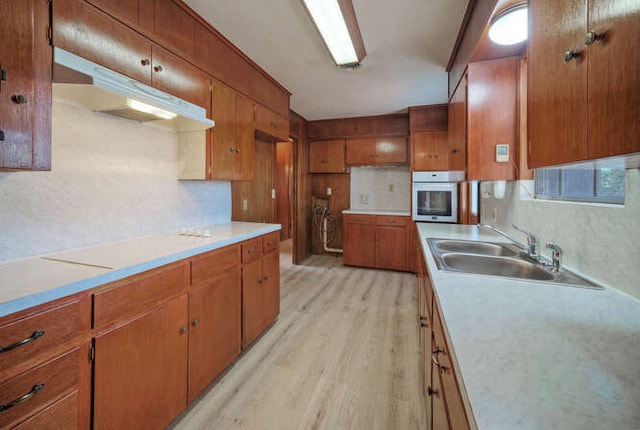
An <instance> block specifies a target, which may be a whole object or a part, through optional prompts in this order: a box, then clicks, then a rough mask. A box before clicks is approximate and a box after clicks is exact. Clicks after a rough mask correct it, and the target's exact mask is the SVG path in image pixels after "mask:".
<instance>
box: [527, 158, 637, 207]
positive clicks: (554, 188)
mask: <svg viewBox="0 0 640 430" xmlns="http://www.w3.org/2000/svg"><path fill="white" fill-rule="evenodd" d="M535 182H536V198H537V199H546V200H568V201H574V202H592V203H612V204H620V205H621V204H624V188H625V170H624V163H623V162H618V161H611V160H602V161H595V162H588V163H580V164H575V165H571V166H564V167H552V168H545V169H536V171H535Z"/></svg>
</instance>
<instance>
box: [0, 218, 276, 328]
mask: <svg viewBox="0 0 640 430" xmlns="http://www.w3.org/2000/svg"><path fill="white" fill-rule="evenodd" d="M202 228H203V229H209V230H211V237H195V236H180V235H178V233H177V232H176V233H167V234H159V235H153V236H145V237H140V238H135V239H129V240H123V241H118V242H110V243H106V244H102V245H97V246H92V247H88V248H82V249H77V250H71V251H64V252H58V253H54V254H47V255H43V256H40V257H34V258H29V259H25V260H19V261H14V262H9V263H4V264H0V285H1V287H0V316H5V315H9V314H12V313H14V312H18V311H21V310H24V309H27V308H30V307H32V306H37V305H40V304H42V303H46V302H48V301H51V300H55V299H59V298H62V297H65V296H68V295H71V294H75V293H78V292H80V291H85V290H88V289H90V288H94V287H97V286H100V285H103V284H106V283H108V282H113V281H117V280H118V279H123V278H126V277H128V276H131V275H135V274H138V273H142V272H144V271H147V270H150V269H153V268H156V267H160V266H163V265H166V264H169V263H173V262H175V261H178V260H182V259H185V258H189V257H192V256H194V255H197V254H201V253H203V252H207V251H211V250H214V249H217V248H222V247H224V246H227V245H231V244H233V243H237V242H241V241H243V240H247V239H251V238H253V237H257V236H260V235H263V234H265V233H269V232H272V231H278V230H280V225H279V224H261V223H246V222H230V223H226V224H218V225H212V226H206V227H202Z"/></svg>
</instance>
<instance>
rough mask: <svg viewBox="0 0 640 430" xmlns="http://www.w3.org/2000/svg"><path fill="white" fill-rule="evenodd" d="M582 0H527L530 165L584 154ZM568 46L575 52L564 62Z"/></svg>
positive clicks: (584, 101)
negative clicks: (573, 55)
mask: <svg viewBox="0 0 640 430" xmlns="http://www.w3.org/2000/svg"><path fill="white" fill-rule="evenodd" d="M586 3H587V2H585V1H583V0H566V1H562V2H559V1H556V0H531V1H530V2H529V22H530V25H531V28H530V29H529V34H530V35H531V38H530V39H529V61H528V65H529V73H528V77H527V79H528V85H529V88H528V94H527V98H528V103H529V105H528V112H529V118H528V121H527V125H528V131H529V147H528V151H529V152H528V161H529V167H530V168H535V167H541V166H548V165H552V164H560V163H567V162H570V161H576V160H582V159H585V158H586V157H587V101H588V100H587V62H588V60H587V57H588V55H589V53H588V51H589V50H588V49H584V35H585V33H586V31H587V29H586V22H587V21H586V18H587V9H586V7H587V6H586ZM621 43H627V42H621ZM569 49H572V50H574V51H576V52H578V57H576V58H573V59H571V60H570V61H568V62H566V63H565V61H564V59H563V58H564V55H565V53H566V51H567V50H569ZM619 60H620V61H624V59H619V58H616V59H615V60H614V61H619ZM629 61H634V60H631V59H629ZM603 66H604V67H610V66H611V65H610V64H608V65H604V64H603ZM607 116H608V115H607ZM635 120H636V121H637V118H636V119H635Z"/></svg>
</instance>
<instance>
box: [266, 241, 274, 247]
mask: <svg viewBox="0 0 640 430" xmlns="http://www.w3.org/2000/svg"><path fill="white" fill-rule="evenodd" d="M275 243H276V241H275V240H270V241H269V242H267V245H269V246H271V245H275Z"/></svg>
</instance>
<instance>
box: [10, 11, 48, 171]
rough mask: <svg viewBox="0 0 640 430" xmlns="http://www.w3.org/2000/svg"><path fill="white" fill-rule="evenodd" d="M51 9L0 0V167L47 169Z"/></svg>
mask: <svg viewBox="0 0 640 430" xmlns="http://www.w3.org/2000/svg"><path fill="white" fill-rule="evenodd" d="M48 24H49V7H48V4H47V3H46V2H45V1H41V0H26V1H18V2H17V1H14V0H0V69H1V70H2V73H3V74H4V75H5V79H6V80H0V168H8V169H27V170H49V169H50V168H51V61H52V60H51V58H52V54H51V46H50V45H49V40H48V38H47V26H48Z"/></svg>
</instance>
